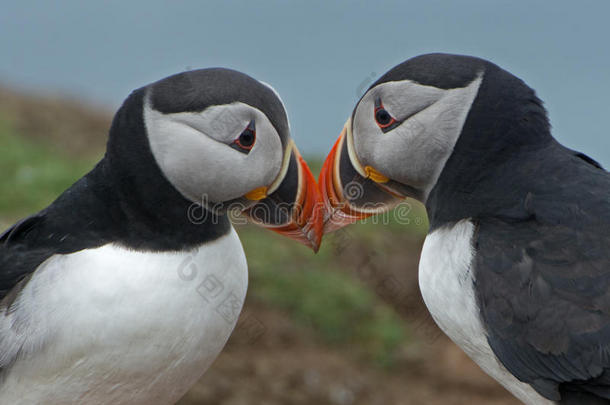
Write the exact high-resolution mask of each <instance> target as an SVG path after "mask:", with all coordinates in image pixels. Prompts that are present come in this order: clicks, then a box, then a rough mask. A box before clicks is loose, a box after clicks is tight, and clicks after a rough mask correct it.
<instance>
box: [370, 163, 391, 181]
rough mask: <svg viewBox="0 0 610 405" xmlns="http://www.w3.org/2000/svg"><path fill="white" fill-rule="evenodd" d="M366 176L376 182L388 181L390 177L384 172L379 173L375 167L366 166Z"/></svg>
mask: <svg viewBox="0 0 610 405" xmlns="http://www.w3.org/2000/svg"><path fill="white" fill-rule="evenodd" d="M364 172H365V173H366V178H367V179H371V180H373V181H374V182H375V183H387V182H388V181H389V180H390V179H389V178H388V177H386V176H384V175H383V174H381V173H379V172H378V171H377V170H376V169H375V168H373V167H371V166H366V167H365V168H364Z"/></svg>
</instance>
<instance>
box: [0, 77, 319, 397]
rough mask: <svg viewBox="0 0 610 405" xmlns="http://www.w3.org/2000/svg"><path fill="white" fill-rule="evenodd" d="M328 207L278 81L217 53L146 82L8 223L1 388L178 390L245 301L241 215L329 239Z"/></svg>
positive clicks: (167, 393)
mask: <svg viewBox="0 0 610 405" xmlns="http://www.w3.org/2000/svg"><path fill="white" fill-rule="evenodd" d="M317 206H320V195H319V193H318V189H317V184H316V181H315V178H314V177H313V175H312V173H311V171H310V170H309V168H308V166H307V164H306V163H305V161H304V160H303V158H302V157H301V155H300V154H299V151H298V149H297V148H296V146H295V143H294V141H293V140H292V139H291V136H290V127H289V124H288V118H287V114H286V110H285V108H284V104H283V102H282V100H281V98H280V97H279V95H278V94H277V93H276V92H275V90H274V89H273V88H271V87H270V86H269V85H268V84H266V83H264V82H261V81H258V80H256V79H254V78H252V77H250V76H248V75H246V74H244V73H240V72H238V71H234V70H230V69H225V68H209V69H200V70H192V71H186V72H182V73H179V74H176V75H173V76H170V77H167V78H164V79H162V80H160V81H157V82H155V83H152V84H150V85H147V86H145V87H142V88H140V89H137V90H134V91H133V92H132V93H131V94H130V95H129V96H128V97H127V99H126V100H125V101H124V103H123V104H122V106H121V107H120V108H119V110H118V112H117V113H116V115H115V116H114V119H113V122H112V125H111V128H110V131H109V138H108V143H107V148H106V153H105V155H104V156H103V158H102V159H101V160H100V161H99V162H98V163H97V165H96V166H95V167H94V168H93V169H92V170H91V171H90V172H89V173H87V174H86V175H85V176H84V177H82V178H81V179H79V180H78V181H76V183H74V184H73V185H72V186H71V187H70V188H68V189H67V190H66V191H65V192H63V193H62V194H61V195H60V196H59V197H58V198H57V199H56V200H55V201H54V202H53V203H51V204H50V205H49V206H48V207H46V208H44V209H42V210H41V211H40V212H38V213H35V214H33V215H31V216H29V217H27V218H25V219H23V220H21V221H19V222H17V223H16V224H14V225H13V226H11V227H10V228H9V229H7V230H6V231H5V232H4V233H2V234H1V235H0V403H2V404H47V405H50V404H57V405H59V404H62V405H65V404H83V403H85V404H173V403H175V402H176V401H178V400H179V399H180V398H181V397H182V396H183V395H184V394H185V393H186V392H187V390H188V389H189V388H190V387H191V386H192V385H193V384H194V383H195V382H196V381H197V380H198V379H199V378H200V377H201V375H202V374H203V373H204V371H205V370H206V369H207V368H208V367H209V366H210V365H211V363H212V362H213V360H214V359H215V358H216V356H217V355H218V354H219V352H220V351H221V349H222V348H223V346H224V344H225V342H226V341H227V339H228V337H229V335H230V334H231V332H232V330H233V328H234V326H235V324H236V322H237V319H238V316H239V313H240V310H241V308H242V304H243V302H244V297H245V294H246V289H247V284H248V269H247V262H246V258H245V255H244V251H243V248H242V245H241V242H240V240H239V238H238V236H237V234H236V231H235V229H234V228H233V226H232V222H231V219H232V218H233V214H239V215H244V216H246V217H251V218H252V221H254V222H255V223H256V224H258V225H261V226H263V227H266V228H269V229H271V230H273V231H275V232H278V233H280V234H283V235H286V236H288V237H290V238H292V239H294V240H296V241H298V242H300V243H303V244H305V245H306V246H309V247H311V248H312V249H314V250H317V248H318V246H319V243H320V238H321V236H322V218H321V216H319V215H318V212H319V211H317V210H316V209H315V208H316V207H317ZM235 218H237V217H235Z"/></svg>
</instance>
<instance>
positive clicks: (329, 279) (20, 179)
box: [0, 117, 426, 366]
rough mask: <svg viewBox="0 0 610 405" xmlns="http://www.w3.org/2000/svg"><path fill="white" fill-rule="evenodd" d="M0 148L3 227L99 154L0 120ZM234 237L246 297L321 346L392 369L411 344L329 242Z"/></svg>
mask: <svg viewBox="0 0 610 405" xmlns="http://www.w3.org/2000/svg"><path fill="white" fill-rule="evenodd" d="M0 145H1V148H0V173H2V177H1V178H0V195H2V198H1V199H0V225H2V228H3V229H4V228H5V227H7V226H8V225H10V224H11V223H12V222H14V221H15V220H17V219H19V218H20V217H23V216H26V215H29V214H31V213H33V212H36V211H38V210H40V209H41V208H44V207H45V206H46V205H48V204H49V203H51V202H52V201H53V200H54V199H55V198H56V197H57V196H58V195H59V194H60V193H61V192H62V191H63V190H65V189H66V188H68V187H69V186H70V185H71V184H72V183H73V182H74V181H76V180H77V179H78V178H80V177H81V176H82V175H83V174H85V173H86V172H87V171H88V170H90V169H91V168H92V167H93V166H94V164H95V163H96V161H97V160H98V159H99V158H100V157H101V155H102V153H101V152H100V151H97V153H94V154H92V155H91V156H81V155H79V156H74V154H67V153H62V151H61V150H58V149H57V147H56V145H51V144H45V143H44V142H43V141H40V140H37V141H35V142H34V141H33V140H32V139H31V138H28V137H26V136H23V135H22V134H20V133H18V131H17V130H15V128H14V127H13V126H12V125H11V123H10V120H8V119H6V118H4V119H3V118H2V117H0ZM312 162H313V164H312V166H313V170H314V172H315V171H317V170H319V167H320V166H321V160H320V159H312ZM422 213H423V211H422V209H421V207H420V208H417V207H415V210H414V211H413V212H411V213H409V215H411V217H413V218H416V217H417V218H420V217H422ZM423 218H425V213H423ZM384 221H385V222H387V224H386V225H389V226H387V227H385V228H384V231H385V232H404V231H405V227H404V225H403V224H398V222H397V221H396V219H395V217H393V216H389V217H388V218H384ZM384 221H382V222H384ZM369 222H370V223H367V224H366V225H361V226H360V227H357V228H358V229H357V231H356V232H355V233H354V234H353V235H354V236H353V237H355V238H357V239H359V240H360V242H364V243H370V244H371V246H375V245H376V244H375V240H376V235H377V233H378V231H379V229H380V226H381V225H379V224H375V223H372V222H374V221H369ZM413 224H415V221H414V220H412V221H411V225H413ZM412 228H413V229H412V230H411V231H412V232H425V229H426V227H425V225H424V226H421V223H420V224H419V225H418V226H416V227H412ZM238 232H239V234H240V237H241V239H242V243H243V245H244V249H245V251H246V256H247V258H248V263H249V271H250V279H251V281H250V290H249V293H248V294H249V296H250V297H251V298H253V299H255V300H258V301H260V302H263V303H264V304H267V305H270V306H272V307H275V308H278V309H280V310H282V311H284V312H285V313H287V314H288V315H289V316H290V317H291V318H292V319H293V320H295V321H296V322H297V323H299V324H301V325H304V326H306V327H308V328H310V329H312V330H313V331H314V332H315V334H316V336H318V337H319V339H320V340H321V341H323V342H326V343H327V344H329V345H334V346H337V347H349V348H350V351H352V352H355V353H356V354H357V355H359V356H363V357H365V358H366V359H369V360H373V361H375V362H376V363H377V364H379V365H382V366H387V365H391V364H392V362H393V360H394V358H395V355H396V353H397V351H399V349H400V347H401V346H402V345H405V344H407V343H408V342H409V332H408V330H407V327H406V326H405V323H404V321H403V320H401V319H400V317H399V316H398V315H397V314H396V313H395V311H394V310H393V309H392V308H391V307H390V306H388V305H387V304H386V303H385V302H383V301H382V300H380V299H379V297H377V296H376V295H375V293H374V292H373V291H372V290H371V289H370V287H369V286H367V285H365V284H364V283H362V282H361V281H359V280H358V279H357V278H356V277H353V276H352V275H350V274H349V273H348V272H345V271H342V267H345V265H344V264H343V265H342V263H341V262H340V260H339V259H338V257H337V255H336V254H334V251H333V248H332V247H331V246H329V245H328V244H326V245H324V244H323V246H322V249H321V250H320V252H319V253H318V254H317V255H314V254H313V253H312V252H311V251H310V250H309V249H308V248H306V247H304V246H300V245H298V244H296V243H294V242H292V241H290V240H288V239H286V238H284V237H281V236H279V235H276V234H274V233H272V232H269V231H266V230H263V229H260V228H257V227H255V226H252V225H246V226H239V227H238ZM377 245H378V244H377ZM343 270H344V269H343Z"/></svg>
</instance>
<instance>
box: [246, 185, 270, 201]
mask: <svg viewBox="0 0 610 405" xmlns="http://www.w3.org/2000/svg"><path fill="white" fill-rule="evenodd" d="M244 197H246V198H247V199H248V200H252V201H258V200H262V199H263V198H265V197H267V187H259V188H255V189H254V190H252V191H249V192H248V193H247V194H246V195H244Z"/></svg>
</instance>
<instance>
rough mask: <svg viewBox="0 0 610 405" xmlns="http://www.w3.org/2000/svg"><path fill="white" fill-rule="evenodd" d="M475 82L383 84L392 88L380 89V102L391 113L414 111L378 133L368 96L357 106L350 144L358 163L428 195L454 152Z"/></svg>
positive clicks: (400, 114) (477, 81)
mask: <svg viewBox="0 0 610 405" xmlns="http://www.w3.org/2000/svg"><path fill="white" fill-rule="evenodd" d="M480 81H481V78H477V79H475V80H474V81H473V82H472V83H471V84H469V85H468V86H467V87H465V88H458V89H451V90H442V89H437V88H430V86H421V85H418V84H415V83H411V82H405V83H403V82H394V83H388V86H387V87H390V86H391V87H390V88H385V89H383V90H384V92H385V94H384V98H383V100H384V101H383V102H384V107H386V108H387V110H388V111H389V112H390V113H391V114H392V115H393V116H395V117H397V119H401V116H402V117H404V116H409V115H410V114H413V113H414V112H417V111H419V112H417V113H416V114H414V115H412V116H410V117H409V118H408V119H407V120H406V121H404V122H403V123H402V124H401V125H400V126H398V127H396V128H395V129H393V130H391V131H389V132H387V133H383V132H382V131H381V130H380V129H379V127H378V126H377V124H376V123H375V119H374V116H373V105H374V104H372V102H371V101H369V102H368V103H367V104H365V105H364V106H362V105H361V106H359V107H358V110H357V111H356V116H355V117H354V144H355V148H356V153H357V154H358V157H359V159H360V161H361V162H362V164H363V165H371V166H373V167H375V168H376V169H377V170H379V171H380V172H381V173H383V174H385V175H386V176H388V177H390V178H391V179H393V180H396V181H399V182H402V183H404V184H407V185H409V186H412V187H415V188H417V189H419V190H421V191H422V192H424V194H427V193H428V192H429V191H430V190H431V189H432V187H433V186H434V184H435V183H436V181H437V179H438V177H439V175H440V173H441V171H442V169H443V167H444V165H445V163H446V161H447V159H448V158H449V156H450V155H451V153H452V152H453V148H454V146H455V144H456V142H457V140H458V138H459V135H460V133H461V130H462V126H463V124H464V121H465V120H466V117H467V115H468V112H469V111H470V106H471V104H472V102H473V101H474V98H475V97H476V94H477V92H478V88H479V85H480ZM420 96H421V97H420ZM435 98H436V101H434V99H435ZM385 100H388V101H387V102H386V101H385ZM363 101H364V100H363ZM396 103H402V104H396ZM360 107H364V108H360ZM422 108H423V109H422ZM367 115H368V116H367Z"/></svg>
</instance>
